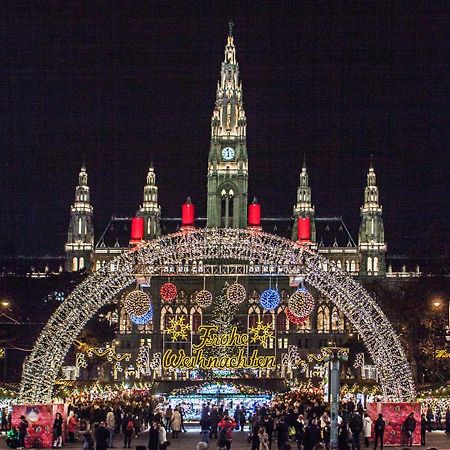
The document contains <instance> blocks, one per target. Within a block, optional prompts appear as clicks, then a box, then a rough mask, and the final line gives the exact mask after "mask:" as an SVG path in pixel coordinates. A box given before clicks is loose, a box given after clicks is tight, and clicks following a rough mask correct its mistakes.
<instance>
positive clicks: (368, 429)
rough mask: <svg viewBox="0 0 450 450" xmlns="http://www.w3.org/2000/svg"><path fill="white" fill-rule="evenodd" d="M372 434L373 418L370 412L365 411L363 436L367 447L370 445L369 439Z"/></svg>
mask: <svg viewBox="0 0 450 450" xmlns="http://www.w3.org/2000/svg"><path fill="white" fill-rule="evenodd" d="M371 435H372V419H371V418H370V417H369V414H367V412H365V413H364V419H363V436H364V446H365V447H369V440H370V436H371Z"/></svg>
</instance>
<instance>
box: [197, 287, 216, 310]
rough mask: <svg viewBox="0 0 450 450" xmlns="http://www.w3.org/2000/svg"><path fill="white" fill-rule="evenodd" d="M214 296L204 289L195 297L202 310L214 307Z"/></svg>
mask: <svg viewBox="0 0 450 450" xmlns="http://www.w3.org/2000/svg"><path fill="white" fill-rule="evenodd" d="M212 300H213V296H212V294H211V292H209V291H207V290H206V289H202V290H201V291H199V292H197V295H196V296H195V301H196V303H197V305H198V306H200V308H208V307H210V306H211V305H212Z"/></svg>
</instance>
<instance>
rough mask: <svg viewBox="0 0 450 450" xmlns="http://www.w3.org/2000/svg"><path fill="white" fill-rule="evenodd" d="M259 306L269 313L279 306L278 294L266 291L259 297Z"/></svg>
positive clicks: (270, 290) (274, 290) (273, 290)
mask: <svg viewBox="0 0 450 450" xmlns="http://www.w3.org/2000/svg"><path fill="white" fill-rule="evenodd" d="M259 304H260V305H261V306H262V307H263V308H264V309H266V310H267V311H271V310H272V309H275V308H277V307H278V305H279V304H280V294H279V293H278V291H277V290H276V289H272V288H269V289H266V290H265V291H263V293H262V294H261V296H260V297H259Z"/></svg>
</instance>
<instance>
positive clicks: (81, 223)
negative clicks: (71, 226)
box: [78, 217, 83, 234]
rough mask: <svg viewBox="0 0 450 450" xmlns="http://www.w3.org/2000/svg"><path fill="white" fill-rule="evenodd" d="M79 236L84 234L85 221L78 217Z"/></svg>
mask: <svg viewBox="0 0 450 450" xmlns="http://www.w3.org/2000/svg"><path fill="white" fill-rule="evenodd" d="M78 234H83V219H82V218H81V217H78Z"/></svg>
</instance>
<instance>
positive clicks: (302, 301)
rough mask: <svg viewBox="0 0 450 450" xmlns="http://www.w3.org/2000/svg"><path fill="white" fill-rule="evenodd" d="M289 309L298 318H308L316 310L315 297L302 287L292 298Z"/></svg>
mask: <svg viewBox="0 0 450 450" xmlns="http://www.w3.org/2000/svg"><path fill="white" fill-rule="evenodd" d="M288 308H289V310H290V311H291V312H292V314H294V315H295V316H297V317H308V316H309V315H310V314H311V313H312V311H313V309H314V297H313V296H312V295H311V294H310V293H309V292H308V290H307V289H305V288H304V287H301V288H300V289H298V290H297V291H295V292H294V293H293V294H292V295H291V296H290V298H289V302H288Z"/></svg>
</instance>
